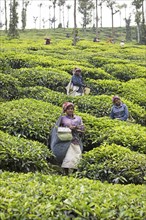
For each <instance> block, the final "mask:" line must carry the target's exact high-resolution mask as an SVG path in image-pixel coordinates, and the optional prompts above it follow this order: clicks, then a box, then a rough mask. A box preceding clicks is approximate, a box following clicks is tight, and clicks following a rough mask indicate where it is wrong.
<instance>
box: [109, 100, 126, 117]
mask: <svg viewBox="0 0 146 220" xmlns="http://www.w3.org/2000/svg"><path fill="white" fill-rule="evenodd" d="M128 116H129V112H128V108H127V106H126V105H125V104H123V103H121V104H120V105H119V106H116V105H113V107H112V109H111V114H110V117H111V118H112V119H115V118H118V119H120V120H122V121H126V120H127V118H128Z"/></svg>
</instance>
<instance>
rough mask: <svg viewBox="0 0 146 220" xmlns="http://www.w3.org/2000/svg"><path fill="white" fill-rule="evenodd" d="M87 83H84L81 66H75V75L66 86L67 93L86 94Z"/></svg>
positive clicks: (73, 94) (72, 94)
mask: <svg viewBox="0 0 146 220" xmlns="http://www.w3.org/2000/svg"><path fill="white" fill-rule="evenodd" d="M85 87H86V86H85V85H84V83H83V78H82V75H81V69H80V68H74V70H73V76H72V78H71V80H70V82H69V84H68V85H67V87H66V90H67V95H71V96H82V95H84V89H85ZM88 89H89V88H88Z"/></svg>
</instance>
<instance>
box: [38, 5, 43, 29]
mask: <svg viewBox="0 0 146 220" xmlns="http://www.w3.org/2000/svg"><path fill="white" fill-rule="evenodd" d="M42 5H43V4H42V3H40V4H39V5H38V7H39V8H40V21H39V29H41V25H42V24H41V22H42Z"/></svg>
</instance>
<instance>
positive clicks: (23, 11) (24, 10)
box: [21, 0, 29, 31]
mask: <svg viewBox="0 0 146 220" xmlns="http://www.w3.org/2000/svg"><path fill="white" fill-rule="evenodd" d="M28 4H29V1H25V0H23V1H22V13H21V16H22V30H23V31H24V30H25V27H26V17H27V16H26V12H27V6H28Z"/></svg>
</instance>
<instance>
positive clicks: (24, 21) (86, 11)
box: [0, 0, 146, 45]
mask: <svg viewBox="0 0 146 220" xmlns="http://www.w3.org/2000/svg"><path fill="white" fill-rule="evenodd" d="M30 8H31V10H29V9H30ZM0 12H1V17H0V27H1V29H3V30H5V31H6V32H7V34H8V36H9V37H11V38H14V37H18V36H19V31H18V29H19V30H20V29H21V30H22V31H25V29H30V27H31V28H34V29H54V30H55V29H56V28H60V29H62V30H65V29H66V28H74V30H73V31H74V45H75V44H76V35H77V30H76V29H77V28H82V29H83V31H84V36H86V29H87V28H90V29H94V30H95V34H96V37H97V38H100V37H101V36H100V31H102V28H103V27H111V33H110V35H109V37H111V38H115V24H116V27H119V28H121V27H125V30H126V36H125V39H123V40H126V41H131V40H132V37H131V27H132V26H135V28H136V40H137V42H138V43H140V44H145V43H146V37H145V36H146V25H145V19H146V17H145V15H146V13H145V12H146V6H145V4H144V0H128V1H127V2H125V1H122V0H42V1H40V0H39V1H35V0H19V1H18V0H10V1H9V0H1V5H0ZM109 21H110V23H109ZM32 24H33V25H32ZM46 33H47V34H48V32H47V31H46ZM121 34H122V29H121Z"/></svg>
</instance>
